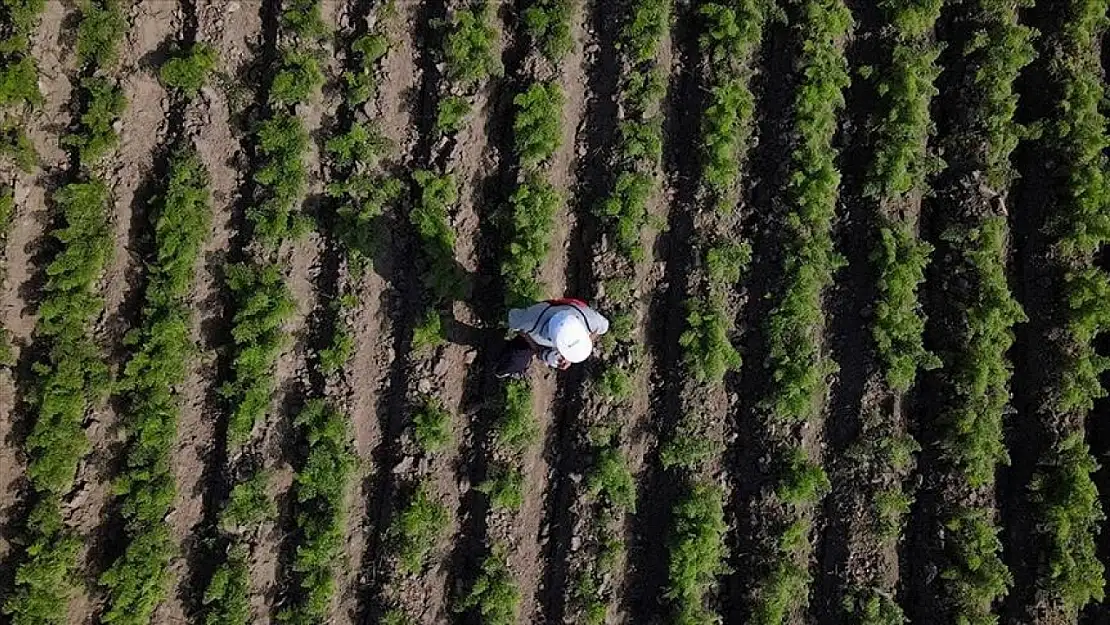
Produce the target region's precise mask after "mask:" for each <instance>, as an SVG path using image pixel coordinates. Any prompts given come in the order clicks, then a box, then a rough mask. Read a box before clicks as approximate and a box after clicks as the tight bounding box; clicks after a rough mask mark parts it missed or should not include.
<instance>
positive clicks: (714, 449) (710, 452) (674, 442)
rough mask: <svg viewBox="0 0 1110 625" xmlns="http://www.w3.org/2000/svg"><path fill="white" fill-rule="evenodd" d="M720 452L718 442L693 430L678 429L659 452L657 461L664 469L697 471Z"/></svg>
mask: <svg viewBox="0 0 1110 625" xmlns="http://www.w3.org/2000/svg"><path fill="white" fill-rule="evenodd" d="M720 451H721V444H720V443H719V442H718V441H714V440H713V439H711V438H709V437H707V436H705V435H703V434H702V433H701V432H698V431H695V430H693V429H690V428H681V427H680V428H679V430H678V431H677V432H675V434H674V436H673V437H672V438H671V440H669V441H667V443H666V444H665V445H664V446H663V447H662V448H661V449H660V450H659V461H660V462H661V463H662V464H663V468H664V469H670V468H672V467H678V468H682V469H687V470H690V471H697V470H698V469H699V468H700V467H701V466H702V465H703V464H704V463H705V462H706V461H708V460H709V459H710V458H713V457H714V456H716V455H717V454H718V453H720Z"/></svg>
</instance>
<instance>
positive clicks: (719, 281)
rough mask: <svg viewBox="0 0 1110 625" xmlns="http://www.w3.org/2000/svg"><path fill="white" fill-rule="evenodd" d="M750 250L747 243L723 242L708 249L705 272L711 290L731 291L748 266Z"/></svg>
mask: <svg viewBox="0 0 1110 625" xmlns="http://www.w3.org/2000/svg"><path fill="white" fill-rule="evenodd" d="M751 261H752V248H751V246H750V245H748V244H747V243H735V242H731V241H730V242H725V243H718V244H717V245H714V246H713V247H711V248H709V251H708V252H706V254H705V270H706V274H707V275H708V278H709V284H710V285H711V287H712V288H715V289H723V290H732V289H733V288H734V287H735V286H736V284H737V283H738V282H740V277H741V276H742V275H743V274H744V270H745V269H747V268H748V264H749V263H751Z"/></svg>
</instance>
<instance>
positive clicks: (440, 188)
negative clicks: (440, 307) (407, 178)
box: [409, 170, 463, 304]
mask: <svg viewBox="0 0 1110 625" xmlns="http://www.w3.org/2000/svg"><path fill="white" fill-rule="evenodd" d="M412 177H413V179H414V180H415V181H416V185H417V187H418V188H419V189H420V201H418V202H417V203H416V204H415V205H414V206H413V207H412V211H411V212H410V213H409V221H410V222H411V223H412V224H413V225H414V226H416V232H417V234H418V235H419V236H420V242H421V245H422V247H423V251H424V256H425V258H426V259H427V262H428V264H429V268H428V270H427V271H426V272H425V273H424V276H423V278H422V279H423V281H424V285H425V286H426V287H427V288H428V289H429V290H431V292H432V296H433V298H434V300H435V302H436V303H437V304H438V303H442V302H443V301H447V300H453V299H456V298H458V297H459V296H461V294H462V286H461V285H462V284H463V280H462V276H461V275H460V271H459V268H458V264H457V263H455V231H454V229H453V228H451V224H450V223H448V221H447V218H448V214H449V211H450V210H451V208H452V207H453V206H454V205H455V203H456V202H458V200H459V191H458V185H457V183H456V182H455V176H454V175H453V174H445V175H442V176H439V175H436V174H435V173H433V172H430V171H425V170H420V171H416V172H413V174H412Z"/></svg>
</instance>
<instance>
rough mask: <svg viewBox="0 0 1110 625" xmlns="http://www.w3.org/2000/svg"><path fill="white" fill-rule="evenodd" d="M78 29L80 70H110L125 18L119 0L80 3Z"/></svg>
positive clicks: (90, 0) (117, 48) (115, 58)
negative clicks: (86, 67) (105, 68)
mask: <svg viewBox="0 0 1110 625" xmlns="http://www.w3.org/2000/svg"><path fill="white" fill-rule="evenodd" d="M79 9H80V11H81V18H80V22H79V23H78V25H77V61H78V63H79V64H81V65H83V66H95V67H109V66H112V65H114V64H115V62H116V60H117V58H118V57H119V44H120V41H121V40H122V39H123V35H124V34H125V33H126V32H127V18H126V17H125V16H124V14H123V8H122V6H121V5H120V1H119V0H82V1H81V3H80V4H79Z"/></svg>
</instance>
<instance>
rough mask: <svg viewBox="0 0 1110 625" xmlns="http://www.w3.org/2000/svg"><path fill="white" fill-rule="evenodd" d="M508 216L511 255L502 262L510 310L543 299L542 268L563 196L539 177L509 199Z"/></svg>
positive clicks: (529, 180) (520, 187)
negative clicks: (539, 279) (540, 274)
mask: <svg viewBox="0 0 1110 625" xmlns="http://www.w3.org/2000/svg"><path fill="white" fill-rule="evenodd" d="M509 202H510V206H509V209H508V211H507V213H506V215H505V217H506V219H505V221H506V222H507V223H506V226H505V230H506V237H507V239H508V241H509V244H508V249H507V253H506V254H505V256H504V258H503V259H502V261H501V276H502V277H503V278H504V279H505V285H506V286H505V297H506V302H507V303H508V304H509V305H510V306H518V305H523V304H525V303H526V302H532V301H535V300H537V299H540V295H541V293H542V291H543V285H542V284H540V282H539V281H538V277H539V271H540V267H542V266H543V263H544V261H545V260H546V259H547V252H548V250H549V249H550V247H551V231H552V229H553V228H554V220H555V213H556V211H558V209H559V206H560V205H561V204H562V202H563V198H562V196H561V195H560V194H559V192H558V191H557V190H556V189H555V187H553V186H552V185H551V184H550V183H549V182H547V181H546V180H544V179H542V178H541V177H539V176H538V175H534V176H530V177H529V178H528V179H527V180H526V181H525V182H523V183H522V184H521V185H520V186H518V187H517V189H516V191H514V192H513V195H512V197H510V198H509Z"/></svg>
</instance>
